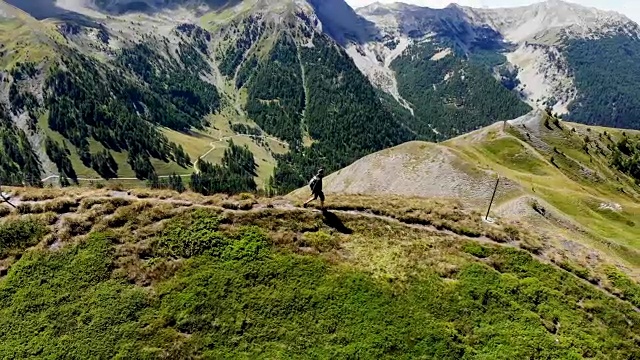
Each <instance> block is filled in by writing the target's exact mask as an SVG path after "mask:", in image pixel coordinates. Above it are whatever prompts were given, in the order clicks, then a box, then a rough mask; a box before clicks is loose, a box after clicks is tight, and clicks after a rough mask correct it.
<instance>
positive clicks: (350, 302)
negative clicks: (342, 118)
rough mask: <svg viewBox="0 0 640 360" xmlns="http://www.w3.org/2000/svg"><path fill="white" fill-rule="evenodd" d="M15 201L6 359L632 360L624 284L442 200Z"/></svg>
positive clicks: (2, 318) (0, 312) (166, 196)
mask: <svg viewBox="0 0 640 360" xmlns="http://www.w3.org/2000/svg"><path fill="white" fill-rule="evenodd" d="M13 193H14V195H15V196H14V198H13V200H14V201H15V202H16V203H18V204H19V205H18V210H13V211H11V210H8V208H6V207H2V208H0V209H3V210H2V212H1V214H2V218H1V220H0V249H1V250H2V251H1V252H0V254H2V257H1V260H0V268H1V269H3V271H2V272H1V274H2V275H0V299H1V300H2V301H1V302H0V304H1V305H0V329H1V330H0V331H1V334H2V339H3V340H2V342H0V355H1V356H2V357H7V358H39V357H51V358H56V357H69V356H71V357H79V358H86V357H99V358H113V357H126V358H130V359H138V358H146V359H155V358H201V357H203V358H226V359H235V358H238V359H239V358H254V359H255V358H259V359H263V358H264V359H267V358H268V359H274V358H277V359H290V358H354V357H358V358H384V359H414V358H437V359H461V358H465V359H467V358H468V359H471V358H491V359H514V358H576V359H578V358H597V359H628V358H633V357H637V356H640V354H639V353H638V351H639V350H638V349H639V347H638V342H639V341H640V339H639V338H638V333H639V331H640V329H639V328H638V326H639V325H638V324H640V315H638V312H637V311H636V310H634V306H636V307H637V306H638V305H640V298H639V297H638V294H639V292H640V288H639V287H638V286H637V285H636V284H635V282H633V281H632V280H630V279H629V278H628V277H627V276H625V275H623V274H622V273H620V272H616V271H614V270H611V273H612V274H615V275H613V276H612V279H613V280H611V281H608V282H606V284H605V285H604V286H602V287H601V288H598V287H596V286H595V285H593V284H592V283H589V282H588V281H586V280H584V279H581V278H580V277H579V276H575V274H573V273H571V272H569V271H566V270H564V269H562V268H560V267H558V266H555V265H552V264H547V263H544V262H543V261H542V260H541V259H540V258H539V256H538V255H536V250H535V249H534V248H533V247H531V246H529V249H530V250H526V249H523V248H522V246H523V245H524V244H526V243H528V244H530V245H531V244H533V243H535V242H536V241H538V240H536V236H535V234H532V233H529V232H526V231H519V230H518V229H512V228H510V227H509V226H508V225H507V224H494V225H489V224H486V223H483V222H482V221H479V220H477V219H478V217H477V216H476V214H475V213H473V212H472V211H471V210H469V209H465V208H463V207H460V206H457V207H456V206H453V204H451V203H444V202H435V201H430V200H411V199H406V198H405V199H392V198H385V199H381V198H366V197H340V198H334V200H333V201H334V208H333V209H332V210H331V212H328V213H326V214H324V215H323V214H321V213H320V212H317V211H312V210H308V209H307V210H305V209H300V208H297V207H295V204H292V203H289V202H287V201H284V200H279V199H271V200H265V199H254V198H252V197H251V196H248V195H245V196H241V197H238V198H226V197H221V196H214V197H203V196H199V195H195V194H190V193H185V194H177V193H167V192H153V191H151V192H148V191H145V192H140V191H135V192H131V193H130V194H128V195H123V194H121V193H111V192H109V191H107V190H101V191H96V190H93V191H89V190H83V189H78V188H76V189H70V190H47V189H44V190H34V189H16V190H15V191H13ZM417 209H420V210H417ZM372 214H380V215H376V216H373V215H372ZM483 234H484V235H483ZM485 236H486V237H485ZM587 272H588V271H587ZM595 282H596V283H597V281H595Z"/></svg>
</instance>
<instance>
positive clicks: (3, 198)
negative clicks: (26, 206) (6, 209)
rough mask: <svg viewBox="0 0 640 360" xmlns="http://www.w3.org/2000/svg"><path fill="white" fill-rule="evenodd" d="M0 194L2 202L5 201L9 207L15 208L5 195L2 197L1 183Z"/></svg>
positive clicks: (0, 186)
mask: <svg viewBox="0 0 640 360" xmlns="http://www.w3.org/2000/svg"><path fill="white" fill-rule="evenodd" d="M0 196H1V197H2V200H4V202H6V203H7V204H9V205H11V207H13V208H14V209H15V208H16V206H15V205H13V204H12V203H11V202H10V201H9V199H7V198H6V197H4V194H3V193H2V185H0Z"/></svg>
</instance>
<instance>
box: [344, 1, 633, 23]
mask: <svg viewBox="0 0 640 360" xmlns="http://www.w3.org/2000/svg"><path fill="white" fill-rule="evenodd" d="M346 1H347V2H348V3H349V5H351V6H352V7H354V8H356V7H360V6H365V5H368V4H371V3H374V2H376V1H377V2H383V3H392V2H396V1H394V0H346ZM402 2H406V3H411V4H416V5H420V6H428V7H432V8H443V7H445V6H447V5H449V4H450V3H451V2H454V1H452V0H403V1H402ZM455 2H456V3H458V4H460V5H465V6H472V7H478V8H482V7H507V6H520V5H529V4H532V3H535V2H538V1H531V0H458V1H455ZM573 2H574V3H577V4H581V5H584V6H591V7H596V8H598V9H602V10H614V11H617V12H620V13H622V14H625V15H626V16H628V17H629V18H631V19H632V20H634V21H636V22H640V1H638V0H574V1H573Z"/></svg>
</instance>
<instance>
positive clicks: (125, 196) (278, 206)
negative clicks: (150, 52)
mask: <svg viewBox="0 0 640 360" xmlns="http://www.w3.org/2000/svg"><path fill="white" fill-rule="evenodd" d="M90 198H91V199H95V200H109V199H122V200H129V201H139V202H149V203H153V204H170V205H173V206H177V207H183V208H203V209H215V210H218V211H220V212H221V213H222V214H225V213H226V214H242V213H258V212H265V213H266V212H269V211H274V210H276V211H290V212H312V213H316V214H322V215H323V216H324V217H325V218H326V217H327V215H337V214H339V215H343V216H349V217H352V218H367V219H372V220H379V221H383V222H386V223H389V224H395V225H400V226H404V227H407V228H411V229H416V230H419V231H424V232H425V233H427V234H428V235H435V236H449V237H452V238H454V239H457V240H467V241H473V242H479V243H482V244H485V245H491V246H498V247H505V248H512V249H518V250H521V251H525V252H526V253H527V254H529V255H530V256H532V257H533V258H535V259H536V260H538V261H540V262H541V263H543V264H547V265H550V266H553V267H554V268H556V269H557V270H560V271H562V272H564V273H567V274H570V275H571V276H573V277H574V278H576V279H577V280H578V281H580V282H582V283H583V284H585V285H587V286H590V287H595V288H597V289H598V290H600V291H601V292H602V293H604V294H605V295H607V296H609V297H611V298H615V299H618V300H620V301H622V302H624V303H626V304H628V305H629V306H630V307H631V308H633V310H634V311H636V312H637V313H640V308H638V307H637V306H635V305H633V304H632V303H630V302H629V301H627V300H625V299H622V298H620V297H618V296H616V295H614V294H612V293H611V292H609V291H608V290H607V289H605V288H604V287H603V286H602V285H601V284H594V283H591V282H589V281H587V280H585V279H583V278H581V277H579V276H577V275H576V274H574V273H572V272H570V271H567V270H565V269H563V268H562V267H560V266H559V265H557V264H556V263H554V262H553V261H550V260H549V259H547V258H545V257H544V256H540V255H538V254H534V253H532V252H529V251H526V250H524V249H522V248H521V247H519V246H517V244H514V243H504V242H497V241H494V240H492V239H490V238H488V237H486V236H469V235H465V234H458V233H456V232H454V231H451V230H448V229H441V228H438V227H436V226H434V225H430V224H424V223H417V222H407V221H402V220H400V219H397V218H395V217H393V216H387V215H379V214H374V213H373V212H370V211H366V210H365V211H360V210H342V209H331V208H327V209H326V210H324V211H322V210H319V209H316V208H304V207H299V206H296V205H294V204H292V203H291V202H290V201H288V200H276V201H274V202H272V203H269V204H262V203H258V204H253V205H252V207H251V208H250V209H245V210H243V209H236V208H226V207H224V206H221V205H208V204H198V203H195V202H193V201H188V200H178V199H172V198H166V199H161V198H144V197H139V196H136V195H130V194H129V193H128V192H125V191H111V192H110V193H109V194H108V195H106V196H95V197H90ZM70 199H71V200H73V199H72V198H70ZM75 200H76V201H77V202H78V203H79V202H80V201H81V200H82V197H80V198H76V199H75ZM11 201H12V203H13V205H15V206H20V205H21V204H25V205H44V204H46V203H47V202H50V201H54V199H51V200H38V201H21V200H20V199H19V198H17V199H16V198H13V199H11ZM59 215H60V216H59V218H58V221H57V223H56V224H54V225H53V226H54V228H59V227H60V225H61V224H62V223H64V222H65V221H66V218H67V217H72V216H74V215H76V212H75V211H73V212H71V211H70V212H67V213H63V214H59ZM425 222H426V221H425ZM325 224H326V223H325ZM327 226H331V227H333V228H334V229H335V230H336V231H338V232H341V233H346V234H350V231H351V230H350V229H348V228H346V227H343V226H344V225H341V224H340V225H338V226H336V224H331V225H329V224H327ZM341 227H343V228H341Z"/></svg>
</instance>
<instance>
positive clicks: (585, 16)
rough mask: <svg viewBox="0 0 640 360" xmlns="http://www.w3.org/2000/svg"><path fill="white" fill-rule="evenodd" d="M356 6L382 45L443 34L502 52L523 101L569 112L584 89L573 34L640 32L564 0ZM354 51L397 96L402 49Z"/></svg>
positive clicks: (466, 45)
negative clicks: (375, 58) (578, 83)
mask: <svg viewBox="0 0 640 360" xmlns="http://www.w3.org/2000/svg"><path fill="white" fill-rule="evenodd" d="M357 12H358V14H360V15H361V16H362V17H364V18H366V19H367V20H369V21H371V22H372V23H375V24H376V25H377V26H378V28H379V29H380V32H381V36H382V38H383V40H381V41H378V42H377V43H378V44H381V45H382V44H387V43H393V44H402V43H405V44H406V45H404V48H408V47H411V46H412V44H414V43H419V42H421V41H434V40H435V41H438V40H442V39H444V40H445V41H446V42H447V43H449V44H453V45H454V46H456V47H457V48H458V49H459V50H461V51H463V52H473V51H474V49H491V50H497V51H499V52H501V53H503V54H504V55H506V57H507V60H508V67H509V68H511V69H513V70H515V71H517V76H516V79H517V84H516V85H515V90H516V91H518V93H519V94H520V95H521V96H522V98H523V100H525V101H526V102H527V103H529V104H530V105H531V106H533V107H538V108H545V107H547V106H549V107H551V108H552V110H553V111H554V112H555V113H558V114H566V113H567V112H568V107H569V105H570V104H571V102H572V101H573V100H575V98H576V96H577V90H576V88H575V84H574V83H575V82H574V79H573V74H572V71H571V69H570V68H569V66H568V64H567V60H566V58H565V57H564V54H563V52H562V47H563V46H564V43H565V42H566V41H567V40H568V39H574V38H579V39H597V38H601V37H605V36H611V35H625V36H629V37H635V38H637V37H638V36H639V34H640V27H639V26H638V25H637V24H636V23H634V22H633V21H631V20H630V19H629V18H627V17H626V16H624V15H621V14H619V13H616V12H611V11H602V10H598V9H595V8H589V7H585V6H581V5H578V4H574V3H569V2H565V1H561V0H549V1H545V2H541V3H537V4H533V5H530V6H521V7H514V8H497V9H475V8H471V7H463V6H459V5H455V4H452V5H449V6H448V7H446V8H444V9H431V8H427V7H420V6H415V5H408V4H401V3H395V4H380V3H375V4H372V5H369V6H366V7H362V8H359V9H358V10H357ZM362 47H363V48H365V49H366V48H370V49H371V48H373V46H372V45H368V46H362ZM378 52H379V53H380V51H378ZM350 54H351V55H352V57H353V58H354V60H356V64H358V66H359V67H360V69H361V70H362V71H363V72H364V73H365V74H367V75H368V76H369V78H370V79H371V81H372V82H373V83H374V84H382V85H379V87H380V88H381V89H383V90H385V91H387V92H388V93H390V94H392V95H393V96H394V97H396V98H398V96H397V95H396V93H395V88H394V86H393V82H392V81H390V77H392V75H393V74H392V72H391V70H390V69H389V64H390V62H391V61H392V60H393V58H394V57H397V56H398V55H397V54H395V53H394V52H392V51H386V52H384V51H382V52H381V54H382V57H383V59H384V60H383V61H380V62H377V63H376V62H371V61H369V62H367V61H364V60H365V59H363V58H371V56H368V55H363V52H360V53H358V52H350ZM385 60H386V61H385ZM390 73H391V75H389V74H390ZM381 76H383V77H382V79H384V82H381V81H380V78H381ZM399 101H400V100H399ZM400 103H401V104H402V101H400Z"/></svg>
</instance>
